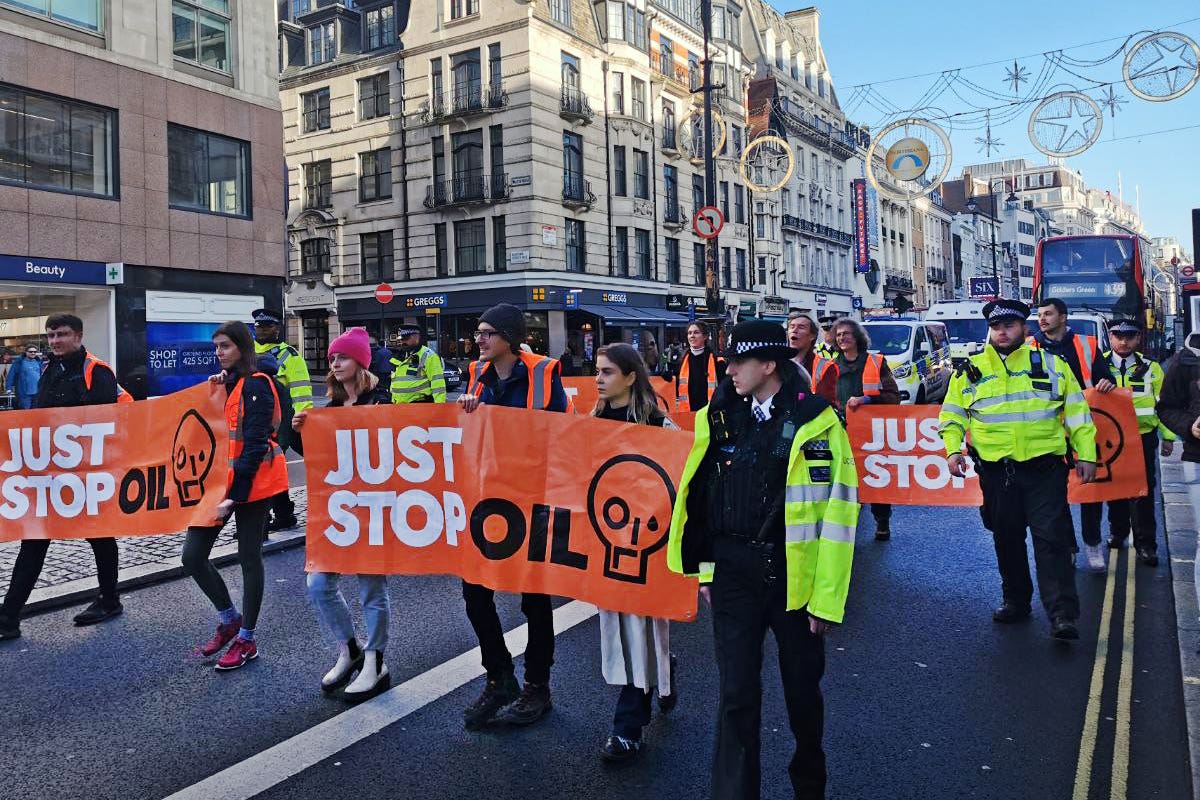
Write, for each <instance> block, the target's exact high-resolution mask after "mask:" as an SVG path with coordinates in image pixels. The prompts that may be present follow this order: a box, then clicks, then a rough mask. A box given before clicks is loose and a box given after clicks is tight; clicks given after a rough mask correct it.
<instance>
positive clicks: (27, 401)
mask: <svg viewBox="0 0 1200 800" xmlns="http://www.w3.org/2000/svg"><path fill="white" fill-rule="evenodd" d="M36 399H37V395H36V394H19V395H17V396H16V401H17V408H18V409H19V410H21V411H28V410H29V409H31V408H33V401H34V400H36Z"/></svg>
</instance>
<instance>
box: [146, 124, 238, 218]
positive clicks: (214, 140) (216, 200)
mask: <svg viewBox="0 0 1200 800" xmlns="http://www.w3.org/2000/svg"><path fill="white" fill-rule="evenodd" d="M167 184H168V195H169V198H170V204H171V206H172V207H175V208H183V209H187V210H190V211H211V212H213V213H214V214H232V215H235V216H239V217H248V216H250V143H249V142H243V141H240V140H238V139H230V138H229V137H227V136H218V135H217V134H215V133H205V132H204V131H198V130H195V129H194V128H185V127H183V126H182V125H174V124H171V123H167Z"/></svg>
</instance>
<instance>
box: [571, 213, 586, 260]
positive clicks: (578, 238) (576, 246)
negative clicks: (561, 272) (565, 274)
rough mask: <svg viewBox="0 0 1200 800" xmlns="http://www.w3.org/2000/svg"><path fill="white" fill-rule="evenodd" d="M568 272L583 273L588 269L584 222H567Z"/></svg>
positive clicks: (572, 220)
mask: <svg viewBox="0 0 1200 800" xmlns="http://www.w3.org/2000/svg"><path fill="white" fill-rule="evenodd" d="M566 222H567V224H566V240H567V270H568V271H570V272H583V271H584V269H585V268H586V267H587V244H586V242H585V241H584V237H583V220H578V219H569V220H567V221H566Z"/></svg>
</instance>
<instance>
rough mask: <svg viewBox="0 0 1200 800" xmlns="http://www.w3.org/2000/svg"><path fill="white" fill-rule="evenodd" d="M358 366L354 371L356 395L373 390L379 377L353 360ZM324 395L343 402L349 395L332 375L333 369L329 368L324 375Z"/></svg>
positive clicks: (360, 395) (359, 395)
mask: <svg viewBox="0 0 1200 800" xmlns="http://www.w3.org/2000/svg"><path fill="white" fill-rule="evenodd" d="M355 366H356V367H358V372H356V373H354V392H355V394H356V395H357V396H358V397H362V396H363V395H364V394H369V393H370V392H373V391H375V387H376V386H378V385H379V378H378V377H376V375H375V373H373V372H371V371H370V370H369V369H367V368H366V367H364V366H363V365H362V364H359V363H357V362H355ZM325 386H326V387H328V388H327V389H326V390H325V396H326V397H328V398H329V399H331V400H335V401H337V402H339V403H345V402H346V401H347V400H349V399H350V395H348V394H347V393H346V387H345V386H343V385H342V382H341V381H339V380H338V379H337V378H336V377H334V375H333V370H329V374H328V375H326V376H325Z"/></svg>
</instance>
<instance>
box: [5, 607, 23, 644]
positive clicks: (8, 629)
mask: <svg viewBox="0 0 1200 800" xmlns="http://www.w3.org/2000/svg"><path fill="white" fill-rule="evenodd" d="M20 638H21V623H20V620H18V619H17V618H16V617H10V616H7V615H4V614H0V642H3V641H5V640H7V639H20Z"/></svg>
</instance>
